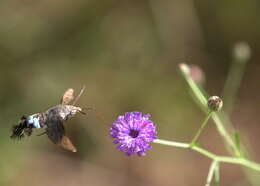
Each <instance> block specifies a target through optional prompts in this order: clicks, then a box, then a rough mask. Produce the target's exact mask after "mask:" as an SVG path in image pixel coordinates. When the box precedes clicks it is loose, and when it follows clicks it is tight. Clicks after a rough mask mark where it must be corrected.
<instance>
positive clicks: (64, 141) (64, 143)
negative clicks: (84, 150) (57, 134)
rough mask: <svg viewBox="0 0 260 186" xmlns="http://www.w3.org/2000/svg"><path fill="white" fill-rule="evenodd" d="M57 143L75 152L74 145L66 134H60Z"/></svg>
mask: <svg viewBox="0 0 260 186" xmlns="http://www.w3.org/2000/svg"><path fill="white" fill-rule="evenodd" d="M59 145H60V146H61V147H63V148H64V149H66V150H69V151H72V152H77V149H76V147H75V146H74V145H73V144H72V142H71V141H70V139H69V138H68V137H67V136H62V139H61V141H60V143H59Z"/></svg>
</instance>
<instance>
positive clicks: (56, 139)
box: [46, 119, 65, 144]
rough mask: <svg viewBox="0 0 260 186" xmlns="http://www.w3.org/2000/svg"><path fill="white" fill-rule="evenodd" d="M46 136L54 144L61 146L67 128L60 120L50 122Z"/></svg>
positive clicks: (48, 122)
mask: <svg viewBox="0 0 260 186" xmlns="http://www.w3.org/2000/svg"><path fill="white" fill-rule="evenodd" d="M46 134H47V136H48V137H49V139H50V140H51V141H52V142H53V143H54V144H59V143H60V142H61V140H62V137H63V136H64V135H65V128H64V126H63V123H62V121H61V120H59V119H55V120H48V121H47V128H46Z"/></svg>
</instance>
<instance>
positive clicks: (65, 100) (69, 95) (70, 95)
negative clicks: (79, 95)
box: [61, 88, 74, 105]
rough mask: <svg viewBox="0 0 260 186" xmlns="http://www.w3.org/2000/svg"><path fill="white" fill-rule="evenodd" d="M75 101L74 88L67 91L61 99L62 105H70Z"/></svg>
mask: <svg viewBox="0 0 260 186" xmlns="http://www.w3.org/2000/svg"><path fill="white" fill-rule="evenodd" d="M73 99H74V90H73V89H72V88H69V89H68V90H66V91H65V93H64V94H63V96H62V98H61V104H65V105H67V104H69V102H71V101H72V100H73Z"/></svg>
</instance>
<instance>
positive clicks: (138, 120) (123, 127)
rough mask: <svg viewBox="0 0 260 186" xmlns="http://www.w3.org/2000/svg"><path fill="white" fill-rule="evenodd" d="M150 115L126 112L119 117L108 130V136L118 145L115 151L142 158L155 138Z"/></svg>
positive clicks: (154, 128) (154, 129)
mask: <svg viewBox="0 0 260 186" xmlns="http://www.w3.org/2000/svg"><path fill="white" fill-rule="evenodd" d="M150 117H151V115H149V114H145V115H143V114H142V113H141V112H126V113H125V115H123V116H119V117H118V118H117V120H116V121H115V122H114V123H113V124H112V127H111V128H110V131H109V133H110V135H111V137H112V138H114V143H115V144H118V147H117V149H118V150H120V151H122V152H124V153H125V154H126V155H127V156H131V155H134V154H137V155H139V156H144V155H145V152H146V151H147V150H150V149H151V148H152V147H151V145H150V143H151V142H153V141H154V140H155V139H156V138H157V136H156V133H157V132H156V127H155V125H154V123H153V122H152V121H151V120H149V118H150Z"/></svg>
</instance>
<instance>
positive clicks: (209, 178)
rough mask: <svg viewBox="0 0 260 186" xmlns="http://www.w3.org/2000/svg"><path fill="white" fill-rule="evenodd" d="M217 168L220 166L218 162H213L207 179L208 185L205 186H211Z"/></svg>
mask: <svg viewBox="0 0 260 186" xmlns="http://www.w3.org/2000/svg"><path fill="white" fill-rule="evenodd" d="M217 166H218V161H215V160H213V161H212V163H211V165H210V168H209V173H208V177H207V183H206V185H205V186H210V183H211V181H212V179H213V177H214V172H215V170H216V168H217Z"/></svg>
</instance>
